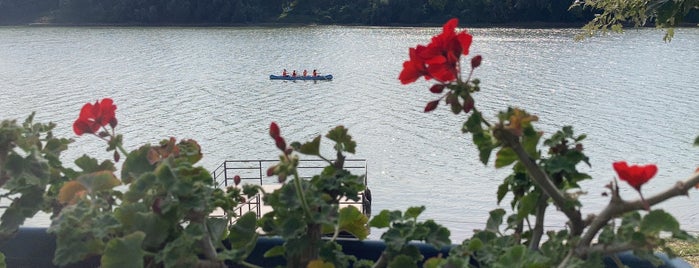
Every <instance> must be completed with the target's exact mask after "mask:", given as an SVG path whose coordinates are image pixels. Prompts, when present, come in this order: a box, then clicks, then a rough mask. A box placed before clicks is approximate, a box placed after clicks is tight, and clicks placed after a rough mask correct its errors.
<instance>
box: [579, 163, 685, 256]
mask: <svg viewBox="0 0 699 268" xmlns="http://www.w3.org/2000/svg"><path fill="white" fill-rule="evenodd" d="M697 184H699V172H697V173H694V175H692V176H691V177H689V178H687V179H685V180H684V181H678V182H677V183H676V184H675V186H673V187H670V188H668V189H667V190H665V191H663V192H660V193H658V194H655V195H653V196H651V197H649V198H646V199H645V201H646V202H643V201H642V200H634V201H630V202H629V201H624V200H622V199H621V197H619V195H618V194H617V193H616V190H615V193H614V194H612V199H611V200H610V201H609V204H608V205H607V207H605V208H604V210H602V212H600V214H599V215H597V216H595V217H594V219H593V220H592V222H591V223H590V225H589V228H588V229H587V231H586V232H585V234H584V235H583V236H582V237H581V239H580V242H579V243H578V246H577V248H576V249H575V254H576V255H577V256H580V257H583V256H586V255H587V254H588V253H589V252H590V251H591V250H592V248H591V247H590V244H591V243H592V239H594V238H595V236H597V233H598V232H599V230H601V229H602V228H604V226H606V225H607V222H609V220H611V219H613V218H615V217H618V216H619V215H622V214H624V213H626V212H630V211H635V210H641V209H645V207H646V204H647V205H648V206H653V205H655V204H658V203H660V202H663V201H665V200H667V199H670V198H672V197H675V196H680V195H689V189H691V188H694V187H695V185H697ZM617 189H618V188H617Z"/></svg>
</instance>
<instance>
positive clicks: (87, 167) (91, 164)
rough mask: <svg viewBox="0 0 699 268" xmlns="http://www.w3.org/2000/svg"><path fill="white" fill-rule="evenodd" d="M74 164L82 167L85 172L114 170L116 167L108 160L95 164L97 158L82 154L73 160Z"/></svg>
mask: <svg viewBox="0 0 699 268" xmlns="http://www.w3.org/2000/svg"><path fill="white" fill-rule="evenodd" d="M75 165H77V166H78V167H79V168H80V169H82V170H83V171H84V172H86V173H90V172H97V171H103V170H111V171H115V170H116V168H115V167H114V164H113V163H112V162H110V161H104V162H102V163H101V164H97V159H94V158H92V157H89V156H87V155H83V156H81V157H80V158H78V159H76V160H75Z"/></svg>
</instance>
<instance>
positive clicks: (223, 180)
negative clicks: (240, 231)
mask: <svg viewBox="0 0 699 268" xmlns="http://www.w3.org/2000/svg"><path fill="white" fill-rule="evenodd" d="M278 162H279V160H226V161H223V163H221V165H219V166H218V167H217V168H216V169H214V171H213V172H212V174H211V175H212V176H213V177H214V183H215V185H216V187H218V188H227V187H229V186H233V187H235V186H236V185H235V183H234V181H233V178H234V177H235V176H236V175H237V176H240V181H241V182H240V185H244V184H249V183H252V184H257V185H279V182H277V177H276V176H274V177H267V169H268V168H270V167H271V166H273V165H275V164H277V163H278ZM327 164H328V163H327V162H325V161H324V160H299V165H298V167H297V171H298V172H299V177H301V178H306V179H310V178H311V177H313V176H314V175H318V174H320V172H321V171H322V170H323V168H325V167H326V166H327ZM344 168H345V169H346V170H348V171H349V172H351V173H352V174H356V175H361V174H367V161H366V160H364V159H345V165H344ZM364 185H367V176H364ZM359 197H360V199H359V201H353V200H343V201H341V202H340V205H341V206H344V205H352V206H357V207H358V208H359V209H360V211H362V213H364V214H367V215H369V214H371V193H370V192H369V188H368V187H367V189H366V190H365V191H364V192H361V193H359ZM262 207H263V204H262V197H261V196H260V195H259V194H258V195H256V196H254V197H252V198H250V200H246V202H244V203H243V204H240V205H238V207H236V209H235V210H236V213H237V215H243V214H245V213H247V212H249V211H253V212H255V214H256V215H257V217H258V218H259V217H260V216H262ZM233 221H235V219H234V220H233Z"/></svg>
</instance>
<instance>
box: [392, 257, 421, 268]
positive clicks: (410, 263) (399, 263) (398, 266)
mask: <svg viewBox="0 0 699 268" xmlns="http://www.w3.org/2000/svg"><path fill="white" fill-rule="evenodd" d="M388 267H389V268H410V267H416V268H417V263H416V262H415V261H414V260H413V258H411V257H409V256H406V255H398V256H396V257H395V258H393V260H391V261H390V262H389V263H388Z"/></svg>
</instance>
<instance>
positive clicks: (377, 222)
mask: <svg viewBox="0 0 699 268" xmlns="http://www.w3.org/2000/svg"><path fill="white" fill-rule="evenodd" d="M390 214H391V212H390V211H388V210H387V209H384V210H382V211H381V212H380V213H379V215H376V216H374V217H373V218H372V219H371V221H369V226H371V227H376V228H388V227H389V226H391V215H390Z"/></svg>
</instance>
